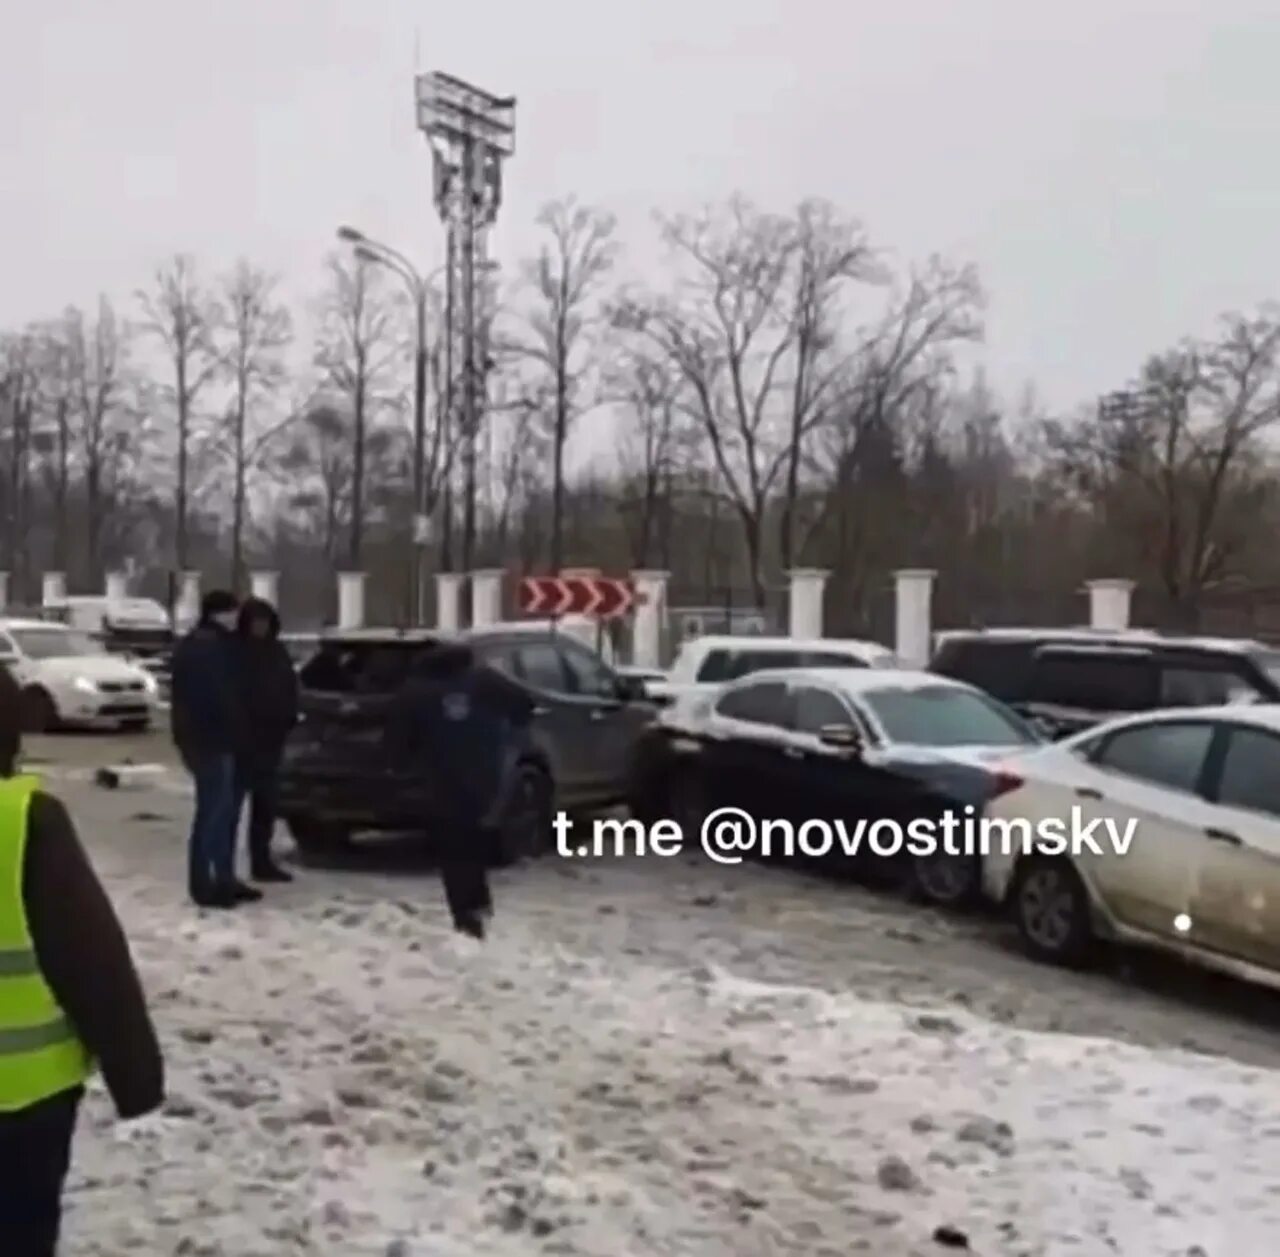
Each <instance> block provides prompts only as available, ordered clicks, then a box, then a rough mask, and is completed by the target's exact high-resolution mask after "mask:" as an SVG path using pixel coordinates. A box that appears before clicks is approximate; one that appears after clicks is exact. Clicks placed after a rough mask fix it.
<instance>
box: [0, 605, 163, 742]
mask: <svg viewBox="0 0 1280 1257" xmlns="http://www.w3.org/2000/svg"><path fill="white" fill-rule="evenodd" d="M0 663H2V664H4V666H6V667H8V668H9V670H10V671H11V672H12V673H13V675H14V677H15V679H16V680H17V682H18V684H19V686H20V687H21V689H22V701H23V723H24V727H25V728H26V729H28V730H29V731H31V732H45V731H47V730H50V729H54V728H58V727H59V726H66V727H72V726H75V727H80V728H90V729H121V728H124V729H145V728H146V727H147V726H148V725H149V724H150V723H151V718H152V716H153V714H154V712H155V709H156V704H157V702H158V701H159V686H158V684H157V682H156V680H155V678H154V677H153V676H152V675H151V674H150V673H149V672H147V671H146V670H145V669H143V668H141V667H139V666H138V665H137V664H135V663H131V662H130V661H129V660H127V659H124V658H121V657H120V656H119V655H112V654H109V653H108V652H107V650H106V648H105V647H104V646H102V645H101V643H99V642H98V641H96V640H95V639H94V638H93V637H91V636H90V635H89V634H88V633H82V632H80V631H78V630H76V629H70V628H66V627H64V626H63V625H61V624H51V623H48V622H46V621H43V620H0Z"/></svg>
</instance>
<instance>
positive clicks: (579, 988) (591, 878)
mask: <svg viewBox="0 0 1280 1257" xmlns="http://www.w3.org/2000/svg"><path fill="white" fill-rule="evenodd" d="M51 785H55V786H56V788H57V789H58V790H59V792H60V793H61V794H62V795H63V797H64V798H66V799H67V801H68V802H69V804H70V805H71V806H72V808H73V811H74V812H75V814H76V816H77V818H78V821H79V823H80V825H81V828H82V832H83V835H84V837H85V840H86V842H87V843H88V845H89V846H90V848H91V850H92V851H93V854H94V858H95V861H96V863H97V864H98V866H99V868H100V870H101V871H102V873H103V874H104V877H105V878H106V879H107V882H108V885H109V888H110V890H111V892H112V894H113V896H114V898H115V900H116V903H117V906H118V909H119V911H120V912H121V915H122V917H123V918H124V921H125V923H126V926H127V928H128V930H129V933H130V937H131V940H132V942H133V945H134V949H135V954H136V956H137V958H138V960H139V963H140V965H141V968H142V971H143V975H144V979H145V981H146V984H147V987H148V990H149V992H150V994H151V996H152V1000H153V1004H154V1012H155V1016H156V1018H157V1022H158V1024H159V1027H160V1030H161V1034H162V1038H163V1040H164V1044H165V1048H166V1051H167V1054H168V1063H169V1073H170V1091H171V1095H170V1100H169V1104H168V1106H167V1108H166V1111H165V1112H164V1114H163V1115H161V1116H159V1117H157V1118H155V1119H150V1120H148V1121H146V1122H144V1123H140V1124H137V1125H135V1126H133V1127H116V1126H115V1124H114V1123H113V1121H112V1120H111V1114H110V1109H109V1106H108V1105H107V1103H106V1101H105V1099H104V1098H103V1097H102V1096H101V1095H95V1096H94V1097H93V1099H92V1102H91V1103H90V1105H89V1106H88V1109H87V1111H86V1115H85V1119H84V1122H83V1125H82V1130H81V1134H80V1138H79V1140H78V1142H77V1147H76V1156H75V1168H74V1172H73V1179H72V1182H71V1184H70V1188H69V1193H68V1204H69V1209H68V1221H67V1235H66V1244H65V1252H66V1254H67V1255H68V1257H89V1255H90V1254H93V1255H95V1257H107V1255H110V1257H119V1254H122V1253H128V1252H137V1253H141V1254H175V1255H177V1254H183V1255H186V1257H215V1255H216V1257H286V1255H291V1254H304V1253H305V1254H312V1253H315V1254H321V1253H323V1254H333V1255H334V1257H361V1255H363V1254H370V1255H373V1257H392V1255H396V1254H399V1255H400V1257H454V1255H459V1257H460V1255H461V1254H467V1255H468V1257H472V1255H475V1254H492V1255H493V1257H505V1255H506V1254H512V1255H514V1254H522V1255H523V1254H534V1253H540V1252H541V1253H563V1254H583V1255H590V1257H631V1255H635V1257H640V1255H647V1254H669V1255H671V1257H686V1255H687V1257H757V1255H758V1257H770V1255H778V1257H782V1255H784V1254H804V1255H805V1257H835V1255H836V1254H840V1255H841V1257H844V1255H846V1254H850V1253H857V1252H866V1253H869V1254H875V1255H877V1257H897V1255H899V1254H916V1253H922V1254H923V1253H933V1254H938V1253H943V1252H946V1251H948V1249H947V1248H946V1247H945V1246H944V1244H943V1243H942V1242H941V1241H942V1240H945V1239H946V1238H947V1234H948V1233H947V1232H946V1231H945V1230H943V1231H939V1228H952V1229H953V1232H954V1233H957V1234H963V1235H965V1236H967V1238H968V1242H969V1245H970V1251H973V1252H976V1253H980V1254H987V1255H991V1257H994V1255H996V1254H1000V1255H1002V1257H1003V1255H1006V1254H1007V1255H1009V1257H1015V1255H1018V1257H1020V1255H1024V1254H1025V1255H1026V1257H1032V1255H1036V1257H1039V1255H1040V1254H1045V1255H1048V1257H1057V1255H1058V1254H1063V1255H1064V1257H1065V1255H1067V1254H1071V1255H1075V1257H1092V1255H1093V1254H1120V1255H1122V1257H1164V1255H1165V1254H1169V1255H1174V1254H1177V1255H1178V1257H1188V1255H1190V1254H1196V1253H1200V1254H1203V1255H1204V1257H1219V1254H1223V1253H1228V1252H1229V1253H1230V1254H1231V1257H1274V1254H1275V1253H1277V1252H1280V1172H1277V1169H1276V1167H1277V1166H1280V1072H1277V1071H1280V1043H1278V1042H1277V1035H1276V1032H1275V1031H1274V1030H1273V1029H1272V1028H1271V1027H1270V1026H1269V1025H1267V1024H1259V1021H1258V1020H1257V1019H1251V1018H1250V1017H1249V1016H1247V1015H1246V1016H1244V1017H1241V1016H1238V1015H1237V1014H1236V1013H1235V1012H1233V1011H1232V1010H1231V1009H1230V1008H1221V1007H1214V1006H1212V1001H1210V1007H1207V1008H1206V1007H1204V1006H1203V1001H1200V1002H1199V1003H1198V1002H1197V1001H1196V1000H1195V999H1192V1000H1190V1001H1187V1002H1181V1001H1177V1000H1172V999H1169V998H1167V997H1165V996H1164V995H1161V994H1159V993H1158V992H1152V991H1150V990H1147V989H1143V988H1141V987H1129V986H1126V985H1124V984H1121V983H1118V982H1116V981H1115V980H1114V979H1112V978H1110V977H1106V976H1097V977H1092V976H1086V977H1076V976H1073V975H1058V974H1056V973H1054V972H1053V971H1050V970H1046V969H1043V968H1037V967H1035V966H1032V965H1030V964H1028V963H1026V962H1024V961H1022V960H1021V959H1020V958H1018V957H1016V956H1012V955H1010V954H1008V953H1006V952H1005V951H1003V950H1002V949H1001V948H1000V947H998V946H995V945H993V943H992V939H991V937H990V931H989V930H988V927H985V926H981V925H978V924H973V923H964V922H949V921H947V920H945V919H943V918H938V917H934V916H933V915H932V914H928V913H921V912H919V911H916V910H912V909H908V908H906V907H905V906H903V905H898V904H896V903H894V902H893V901H892V900H886V899H882V898H877V897H875V896H872V895H868V894H865V893H863V892H861V891H858V890H856V889H854V888H850V887H839V886H829V885H824V884H822V883H817V882H813V881H809V880H805V879H801V878H798V877H794V876H791V875H788V874H784V873H780V872H778V871H777V870H764V869H757V868H745V869H741V870H726V869H723V868H720V869H716V868H707V867H705V866H699V865H694V864H689V863H685V862H678V863H677V862H665V861H664V862H661V863H655V864H652V865H649V866H647V867H638V866H636V865H634V864H633V865H629V866H628V865H621V864H619V865H613V864H610V865H596V866H586V865H583V864H579V865H567V864H562V863H556V862H554V861H547V862H544V863H542V864H540V865H538V866H535V867H532V868H524V869H516V870H512V871H510V872H508V873H505V874H503V875H502V876H501V877H500V878H499V880H498V882H497V898H498V914H499V919H498V923H497V928H496V930H495V934H494V938H493V939H492V940H491V941H490V942H489V943H488V944H486V945H485V947H484V948H483V949H482V950H478V951H477V950H475V949H466V948H463V947H460V946H459V945H457V944H456V943H454V941H453V940H452V939H451V937H450V935H449V933H448V932H447V930H446V921H445V916H444V910H443V905H442V902H441V895H440V890H439V887H438V885H437V884H436V882H435V880H434V878H433V877H431V876H430V874H429V873H427V872H425V871H423V870H422V869H420V868H416V867H414V866H413V863H412V862H411V861H403V860H400V861H389V862H386V863H381V862H374V861H366V862H362V863H360V864H358V865H357V866H356V867H352V868H348V869H345V870H339V869H333V870H323V871H309V870H303V871H302V875H301V877H300V878H299V881H298V882H296V883H295V884H294V885H293V886H291V887H286V888H284V889H283V890H280V891H278V892H276V893H274V894H272V895H271V897H270V899H269V900H268V901H267V902H265V903H264V904H261V905H256V906H253V907H250V908H246V909H243V910H241V911H239V912H237V913H235V914H233V915H227V914H222V915H216V916H207V917H201V916H200V915H198V914H197V913H196V912H194V911H193V910H192V909H189V908H188V907H187V906H186V905H185V904H184V903H183V902H182V900H181V897H180V888H181V877H182V864H181V833H180V828H181V824H182V819H183V817H184V813H185V802H184V800H183V799H182V797H181V795H180V794H179V793H178V792H176V791H174V790H172V789H167V788H165V786H164V784H163V783H159V784H158V785H157V786H154V787H148V788H142V789H138V790H135V791H127V790H121V791H117V792H109V791H102V790H98V789H95V788H94V787H92V786H91V785H89V784H87V783H78V782H75V781H68V780H62V781H56V780H51ZM1249 998H1251V997H1250V996H1247V995H1246V996H1245V999H1246V1001H1247V1000H1248V999H1249ZM1258 1003H1259V1006H1260V1007H1261V1006H1262V1005H1263V1004H1264V1003H1265V999H1264V997H1262V996H1261V995H1259V996H1258ZM1266 1020H1267V1018H1265V1017H1264V1018H1262V1021H1263V1023H1265V1022H1266ZM1050 1027H1056V1029H1051V1028H1050ZM1080 1031H1085V1032H1088V1033H1079V1032H1080ZM1126 1040H1127V1041H1126ZM1187 1047H1192V1048H1205V1049H1208V1050H1209V1051H1212V1052H1215V1053H1220V1054H1221V1055H1216V1056H1210V1055H1206V1054H1203V1053H1201V1052H1198V1051H1191V1050H1187ZM935 1233H937V1234H938V1236H939V1238H937V1239H935ZM952 1251H954V1250H952Z"/></svg>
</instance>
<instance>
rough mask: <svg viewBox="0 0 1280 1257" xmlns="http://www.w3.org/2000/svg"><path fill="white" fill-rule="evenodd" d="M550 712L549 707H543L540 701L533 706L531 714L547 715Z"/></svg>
mask: <svg viewBox="0 0 1280 1257" xmlns="http://www.w3.org/2000/svg"><path fill="white" fill-rule="evenodd" d="M550 712H551V708H550V707H544V706H542V704H541V703H539V704H538V705H537V706H536V707H534V709H533V712H532V713H531V714H532V715H534V716H546V715H549V714H550Z"/></svg>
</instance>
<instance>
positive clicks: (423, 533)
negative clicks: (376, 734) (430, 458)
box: [338, 227, 444, 625]
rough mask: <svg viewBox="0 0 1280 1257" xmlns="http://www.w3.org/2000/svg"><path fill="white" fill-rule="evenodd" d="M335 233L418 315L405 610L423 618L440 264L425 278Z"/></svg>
mask: <svg viewBox="0 0 1280 1257" xmlns="http://www.w3.org/2000/svg"><path fill="white" fill-rule="evenodd" d="M338 239H340V240H342V241H344V242H345V243H347V244H350V245H352V246H353V247H354V250H355V254H356V257H357V258H359V259H360V260H361V261H363V262H371V263H373V264H375V265H379V266H385V267H386V268H387V269H388V270H391V271H394V272H395V273H396V274H397V275H399V276H400V278H401V279H403V280H404V281H405V283H406V284H407V285H408V287H409V291H410V293H411V295H412V297H413V304H414V314H415V318H416V333H417V335H416V345H415V349H414V357H413V545H412V547H411V551H410V558H409V570H408V579H407V586H408V591H409V611H410V615H411V616H412V617H413V621H414V623H415V624H419V625H420V624H422V623H423V622H424V621H425V619H426V608H425V605H424V604H425V602H426V572H425V570H424V569H425V567H426V554H427V547H428V545H430V543H431V515H430V511H429V510H428V502H427V352H428V349H427V294H428V293H429V292H430V290H431V283H432V281H433V280H434V279H435V278H436V277H437V276H438V275H439V274H440V272H441V271H442V270H443V269H444V268H443V267H438V268H437V269H436V270H434V271H432V272H431V273H430V274H429V275H427V276H426V277H425V278H424V277H423V276H422V275H421V274H420V273H419V271H418V269H417V268H416V267H415V266H414V265H413V263H412V262H410V261H409V259H408V258H406V257H405V256H404V255H403V254H402V253H399V252H397V251H396V250H395V249H393V248H391V247H390V246H389V245H385V244H382V243H380V242H379V241H376V240H372V239H370V238H369V237H368V236H366V235H365V234H364V233H363V232H362V231H357V230H356V229H355V228H354V227H339V228H338Z"/></svg>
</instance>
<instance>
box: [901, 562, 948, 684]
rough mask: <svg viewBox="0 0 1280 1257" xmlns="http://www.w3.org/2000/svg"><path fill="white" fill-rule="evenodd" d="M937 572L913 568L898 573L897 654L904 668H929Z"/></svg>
mask: <svg viewBox="0 0 1280 1257" xmlns="http://www.w3.org/2000/svg"><path fill="white" fill-rule="evenodd" d="M937 575H938V573H937V572H934V571H930V570H929V569H928V568H920V567H909V568H904V569H903V570H902V571H899V572H894V574H893V578H894V583H895V594H896V603H897V616H896V619H897V631H896V634H895V638H896V640H895V643H894V653H895V654H896V655H897V656H898V660H899V662H900V663H901V664H902V666H903V667H904V668H927V667H928V666H929V660H930V658H931V656H932V653H933V651H932V645H933V582H934V578H935V577H936V576H937Z"/></svg>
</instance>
